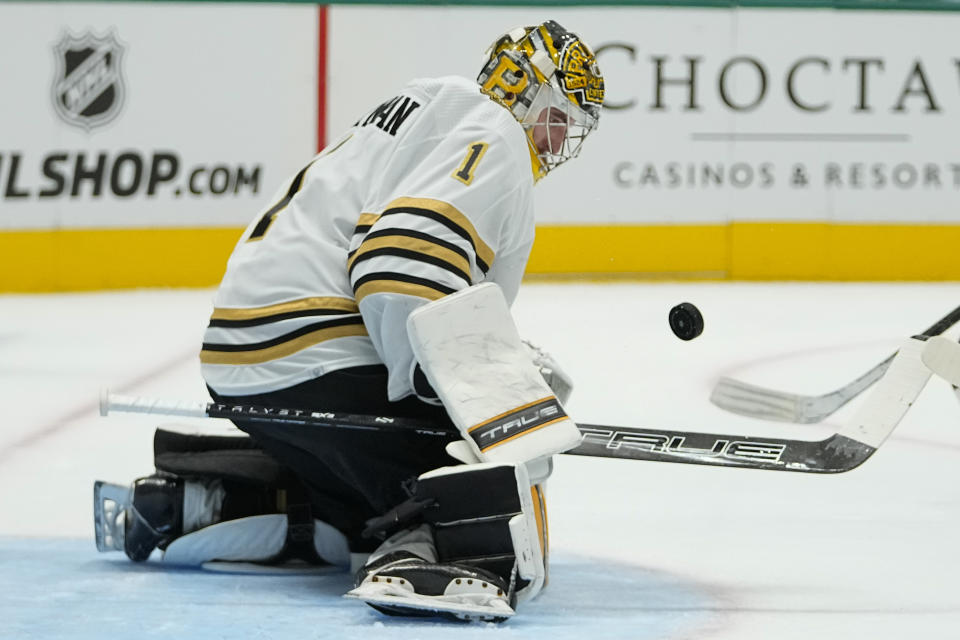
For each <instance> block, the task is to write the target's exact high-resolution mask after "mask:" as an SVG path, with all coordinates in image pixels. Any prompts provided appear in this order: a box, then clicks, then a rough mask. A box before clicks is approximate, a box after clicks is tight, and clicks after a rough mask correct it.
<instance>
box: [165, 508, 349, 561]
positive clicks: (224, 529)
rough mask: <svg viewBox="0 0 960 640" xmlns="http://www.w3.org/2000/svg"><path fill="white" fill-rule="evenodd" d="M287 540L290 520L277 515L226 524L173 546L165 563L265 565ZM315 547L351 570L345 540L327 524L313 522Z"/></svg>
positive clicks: (193, 535) (182, 540)
mask: <svg viewBox="0 0 960 640" xmlns="http://www.w3.org/2000/svg"><path fill="white" fill-rule="evenodd" d="M286 539H287V516H286V515H285V514H282V513H274V514H268V515H261V516H250V517H248V518H239V519H237V520H227V521H225V522H220V523H217V524H214V525H211V526H209V527H204V528H203V529H198V530H197V531H194V532H193V533H188V534H187V535H185V536H181V537H179V538H177V539H176V540H174V541H173V542H171V543H170V545H169V546H168V547H167V549H166V551H164V554H163V562H164V563H165V564H172V565H185V566H200V565H202V564H204V563H206V562H211V561H214V560H222V561H228V562H262V561H265V560H268V559H270V558H272V557H273V556H275V555H276V554H278V553H280V550H281V549H283V545H284V542H286ZM313 542H314V546H315V547H316V549H317V554H318V555H319V556H320V557H321V558H323V559H324V560H326V561H327V562H329V563H330V564H333V565H337V566H343V567H348V566H350V550H349V547H348V545H347V539H346V537H345V536H344V535H343V534H342V533H340V532H339V531H338V530H336V529H334V528H333V527H331V526H330V525H329V524H327V523H325V522H321V521H319V520H315V521H314V535H313Z"/></svg>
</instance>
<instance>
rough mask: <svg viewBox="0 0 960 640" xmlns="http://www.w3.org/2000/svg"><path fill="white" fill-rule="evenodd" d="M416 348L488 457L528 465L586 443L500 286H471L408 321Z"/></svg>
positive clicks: (458, 421)
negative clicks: (538, 363)
mask: <svg viewBox="0 0 960 640" xmlns="http://www.w3.org/2000/svg"><path fill="white" fill-rule="evenodd" d="M407 331H408V333H409V335H410V343H411V345H412V347H413V352H414V354H415V355H416V357H417V361H418V362H419V363H420V367H421V368H422V369H423V371H424V373H425V374H426V376H427V380H428V381H429V382H430V384H431V385H432V386H433V389H434V390H435V391H436V392H437V395H438V396H439V397H440V400H441V401H442V402H443V406H444V408H446V410H447V413H448V414H450V417H451V419H452V420H453V423H454V424H455V425H456V426H457V428H458V429H459V430H460V432H461V433H462V434H463V435H464V437H465V439H466V440H467V441H468V442H469V443H470V444H471V446H472V447H473V448H474V450H475V453H476V454H477V456H478V457H479V458H480V459H481V460H487V461H491V462H508V463H523V462H526V461H528V460H532V459H534V458H539V457H542V456H548V455H552V454H555V453H561V452H563V451H567V450H569V449H572V448H573V447H575V446H577V444H579V443H580V438H581V434H580V430H579V429H578V428H577V425H576V424H574V422H573V420H571V419H570V418H569V417H567V414H566V413H565V412H564V410H563V407H561V406H560V402H559V401H558V400H557V397H556V396H555V395H554V393H553V391H551V390H550V387H548V386H547V383H546V382H545V381H544V379H543V376H541V375H540V371H539V370H538V369H537V367H536V366H534V364H533V363H532V362H531V361H530V356H529V353H528V351H527V349H526V347H524V346H523V343H522V342H521V340H520V335H519V334H518V333H517V328H516V325H514V323H513V318H512V317H511V316H510V309H509V308H508V307H507V301H506V299H505V298H504V297H503V292H502V291H501V290H500V287H498V286H497V285H495V284H493V283H485V284H480V285H476V286H473V287H468V288H467V289H463V290H461V291H458V292H457V293H454V294H451V295H449V296H445V297H443V298H440V299H439V300H436V301H434V302H431V303H429V304H426V305H424V306H422V307H420V308H419V309H417V310H415V311H414V312H413V313H411V314H410V316H409V317H408V319H407Z"/></svg>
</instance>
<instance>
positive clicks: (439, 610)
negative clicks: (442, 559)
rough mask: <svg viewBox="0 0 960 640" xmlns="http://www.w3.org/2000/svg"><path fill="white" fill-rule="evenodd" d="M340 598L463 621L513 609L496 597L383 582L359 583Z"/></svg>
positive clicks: (502, 615) (497, 617)
mask: <svg viewBox="0 0 960 640" xmlns="http://www.w3.org/2000/svg"><path fill="white" fill-rule="evenodd" d="M343 597H344V598H352V599H356V600H362V601H363V602H365V603H367V604H368V605H370V606H373V607H374V608H376V607H383V608H385V609H388V610H390V611H392V612H397V613H404V612H408V615H417V616H423V615H431V614H435V615H438V616H443V617H447V618H451V617H452V618H457V619H459V620H464V621H477V622H501V621H503V620H506V619H507V618H510V617H512V616H513V615H514V614H515V613H516V611H514V610H513V608H512V607H510V605H508V604H507V603H506V602H504V601H503V600H501V599H499V598H491V597H490V596H484V599H485V600H486V602H483V603H481V602H469V601H468V600H467V598H469V596H465V595H455V596H421V595H417V594H416V593H414V592H412V591H409V590H405V589H400V588H391V587H387V586H379V585H377V586H374V585H372V584H370V583H367V584H363V585H361V586H359V587H357V588H356V589H353V590H352V591H348V592H347V593H345V594H344V595H343Z"/></svg>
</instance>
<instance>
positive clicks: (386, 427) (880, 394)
mask: <svg viewBox="0 0 960 640" xmlns="http://www.w3.org/2000/svg"><path fill="white" fill-rule="evenodd" d="M922 350H923V340H922V339H920V338H912V339H908V340H907V341H906V342H905V343H904V344H903V346H902V347H901V348H900V350H899V351H898V352H897V353H896V354H895V356H894V357H893V358H892V362H891V363H890V366H889V368H888V370H887V372H886V374H885V375H884V376H883V379H882V380H881V381H880V383H879V384H878V385H877V387H876V388H875V389H874V390H873V393H872V394H871V395H870V396H869V397H868V399H867V401H866V402H865V403H864V404H863V405H862V406H861V407H860V410H859V411H858V413H857V414H856V415H855V416H854V417H853V419H852V420H851V421H850V423H849V424H848V425H846V426H845V427H844V428H843V429H841V430H840V431H839V432H837V433H835V434H833V435H832V436H830V437H829V438H826V439H825V440H819V441H807V440H785V439H780V438H757V437H750V436H735V435H724V434H716V433H699V432H691V431H667V430H663V429H653V428H645V427H617V426H604V425H595V424H581V425H579V426H580V431H581V432H582V433H583V435H584V438H583V441H582V442H581V444H580V445H579V446H577V447H576V448H574V449H571V450H570V451H567V452H566V453H567V454H571V455H580V456H596V457H602V458H627V459H631V460H650V461H659V462H681V463H687V464H703V465H714V466H722V467H735V468H745V469H768V470H774V471H801V472H806V473H841V472H844V471H849V470H851V469H853V468H855V467H857V466H859V465H860V464H862V463H863V462H864V461H865V460H866V459H867V458H869V457H870V456H871V455H873V452H874V451H876V450H877V448H878V447H879V446H880V445H881V444H882V443H883V441H884V440H886V439H887V437H888V436H889V435H890V433H891V432H892V431H893V429H894V428H895V427H896V426H897V424H898V423H899V422H900V420H901V419H902V418H903V416H904V414H905V413H906V412H907V409H909V408H910V405H911V404H912V403H913V401H914V400H915V399H916V398H917V396H918V395H919V394H920V392H921V391H922V390H923V387H924V386H925V385H926V383H927V380H929V379H930V375H931V372H930V370H929V369H928V368H927V367H926V366H924V364H923V363H922V362H921V360H920V354H921V352H922ZM111 411H128V412H135V413H156V414H164V415H180V416H191V417H209V418H228V419H232V420H238V421H253V422H267V423H273V424H283V425H297V426H304V427H309V428H314V427H318V428H334V429H362V430H373V431H394V432H397V431H400V432H407V433H410V434H412V435H416V436H425V437H442V438H449V439H456V438H459V437H460V435H459V434H458V433H454V432H452V431H449V430H445V429H438V428H436V427H435V426H433V425H430V424H425V423H423V422H419V421H416V420H410V419H404V418H392V417H387V416H365V415H356V414H346V413H336V412H326V411H306V410H300V409H276V408H266V407H255V406H249V405H230V404H218V403H204V402H169V401H163V400H158V399H148V398H132V397H126V396H115V395H111V394H109V393H107V392H104V393H103V394H102V395H101V399H100V413H101V415H107V414H109V413H110V412H111Z"/></svg>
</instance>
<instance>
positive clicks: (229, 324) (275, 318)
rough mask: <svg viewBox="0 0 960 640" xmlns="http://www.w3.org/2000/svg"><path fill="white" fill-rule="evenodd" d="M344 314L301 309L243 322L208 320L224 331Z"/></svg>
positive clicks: (247, 319) (338, 310)
mask: <svg viewBox="0 0 960 640" xmlns="http://www.w3.org/2000/svg"><path fill="white" fill-rule="evenodd" d="M345 313H347V312H345V311H344V310H343V309H303V310H301V311H287V312H284V313H275V314H273V315H269V316H263V317H262V318H246V319H244V320H224V319H212V320H210V324H209V325H208V326H210V327H222V328H224V329H239V328H241V327H256V326H259V325H261V324H270V323H271V322H279V321H280V320H289V319H290V318H308V317H310V316H342V315H344V314H345Z"/></svg>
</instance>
